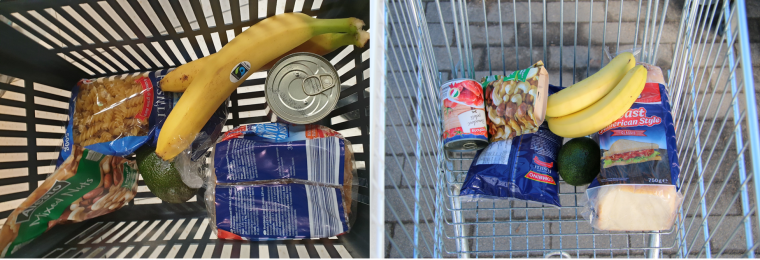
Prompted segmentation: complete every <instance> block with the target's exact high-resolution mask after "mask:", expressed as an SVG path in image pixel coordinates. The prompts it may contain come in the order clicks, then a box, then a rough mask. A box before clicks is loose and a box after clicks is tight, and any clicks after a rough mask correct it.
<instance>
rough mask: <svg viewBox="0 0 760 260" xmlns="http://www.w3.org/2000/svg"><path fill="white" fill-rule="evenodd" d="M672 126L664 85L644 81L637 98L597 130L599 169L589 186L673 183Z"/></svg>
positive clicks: (675, 168) (675, 164)
mask: <svg viewBox="0 0 760 260" xmlns="http://www.w3.org/2000/svg"><path fill="white" fill-rule="evenodd" d="M675 142H676V140H675V130H674V127H673V118H672V116H671V114H670V104H669V103H668V96H667V95H666V90H665V86H664V85H662V84H659V83H646V85H645V87H644V90H643V91H642V92H641V94H640V95H639V97H638V99H636V102H635V103H634V104H633V105H632V106H631V108H630V109H628V111H627V112H626V113H625V114H624V115H623V116H622V117H620V118H619V119H618V120H616V121H615V122H613V123H612V124H610V125H609V126H607V127H605V128H604V129H602V130H600V131H599V146H600V149H601V153H602V158H601V162H600V163H601V164H602V167H601V172H600V174H599V176H598V177H597V179H596V180H595V181H594V182H593V183H592V184H591V186H590V188H593V187H595V186H598V185H600V184H601V185H605V184H672V185H675V184H676V183H677V181H678V174H679V168H678V156H677V154H676V143H675Z"/></svg>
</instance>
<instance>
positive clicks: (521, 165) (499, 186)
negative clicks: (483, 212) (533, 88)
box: [460, 124, 562, 207]
mask: <svg viewBox="0 0 760 260" xmlns="http://www.w3.org/2000/svg"><path fill="white" fill-rule="evenodd" d="M560 146H562V138H561V137H559V136H557V135H555V134H553V133H552V132H551V131H549V128H548V127H547V126H546V124H543V125H541V126H539V128H538V131H536V132H535V133H531V134H524V135H521V136H518V137H515V138H512V139H508V140H503V141H496V142H493V143H491V144H489V145H488V147H486V149H483V150H481V151H478V153H477V154H476V155H475V159H473V162H472V164H471V165H470V169H469V170H468V171H467V177H466V179H465V181H464V184H462V190H461V192H460V195H461V196H463V198H464V199H465V200H476V199H519V200H527V201H534V202H539V203H544V204H547V205H553V206H557V207H559V206H560V202H559V184H558V182H559V175H558V173H557V163H556V161H557V154H558V153H559V149H560Z"/></svg>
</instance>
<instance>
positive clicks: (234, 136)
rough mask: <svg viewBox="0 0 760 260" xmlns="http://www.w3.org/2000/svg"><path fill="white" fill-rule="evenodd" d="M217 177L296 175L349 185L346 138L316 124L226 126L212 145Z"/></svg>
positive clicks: (257, 178)
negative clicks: (229, 128)
mask: <svg viewBox="0 0 760 260" xmlns="http://www.w3.org/2000/svg"><path fill="white" fill-rule="evenodd" d="M213 158H214V166H213V169H214V176H215V177H216V182H217V183H238V182H260V181H271V180H285V179H296V180H302V181H308V182H314V183H322V184H329V185H338V186H340V185H343V184H344V183H345V182H348V183H347V184H349V185H350V182H351V180H352V175H353V174H355V173H354V172H353V169H354V167H353V164H354V162H353V153H351V142H349V141H348V140H346V139H344V138H343V137H342V136H341V135H340V133H338V132H336V131H333V130H332V129H329V128H327V127H324V126H318V125H289V124H283V123H266V124H254V125H246V126H240V127H238V128H236V129H233V130H231V131H228V132H227V133H226V134H225V135H224V137H222V140H221V141H220V142H219V143H217V144H216V146H215V149H214V156H213Z"/></svg>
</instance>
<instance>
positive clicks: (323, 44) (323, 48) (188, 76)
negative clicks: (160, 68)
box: [159, 31, 369, 92]
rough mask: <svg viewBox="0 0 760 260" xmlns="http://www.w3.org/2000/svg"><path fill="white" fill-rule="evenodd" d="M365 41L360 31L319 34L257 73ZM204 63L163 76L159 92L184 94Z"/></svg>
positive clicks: (361, 45) (185, 67) (203, 60)
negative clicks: (298, 56)
mask: <svg viewBox="0 0 760 260" xmlns="http://www.w3.org/2000/svg"><path fill="white" fill-rule="evenodd" d="M367 40H369V33H367V32H365V31H360V32H358V33H325V34H320V35H317V36H314V37H312V38H311V39H309V40H308V41H306V42H305V43H303V44H301V45H299V46H298V47H296V48H294V49H292V50H290V51H288V52H286V53H285V54H282V55H280V57H277V58H275V59H274V60H272V61H270V62H269V63H267V64H266V65H264V66H263V67H261V69H259V71H262V70H269V69H271V68H272V66H274V64H275V63H277V61H279V60H280V59H282V57H285V56H287V55H289V54H292V53H296V52H311V53H315V54H318V55H325V54H328V53H331V52H333V51H335V50H337V49H338V48H340V47H343V46H346V45H355V46H357V47H359V48H363V47H364V44H366V43H367ZM205 61H206V57H202V58H200V59H197V60H194V61H191V62H188V63H186V64H184V65H182V66H179V67H178V68H176V69H174V70H172V71H171V72H169V74H167V75H166V76H164V78H163V79H161V82H160V84H159V86H161V90H162V91H169V92H184V91H185V89H187V87H188V86H190V82H192V81H193V79H194V78H195V76H196V75H198V73H199V72H200V71H201V70H202V69H203V66H204V63H205Z"/></svg>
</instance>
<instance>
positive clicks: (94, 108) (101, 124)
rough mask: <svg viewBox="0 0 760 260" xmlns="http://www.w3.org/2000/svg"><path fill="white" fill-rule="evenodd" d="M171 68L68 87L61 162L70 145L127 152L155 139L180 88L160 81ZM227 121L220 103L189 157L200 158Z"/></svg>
mask: <svg viewBox="0 0 760 260" xmlns="http://www.w3.org/2000/svg"><path fill="white" fill-rule="evenodd" d="M168 72H169V70H159V71H153V72H145V73H141V74H128V75H119V76H111V77H107V78H97V79H83V80H81V81H79V82H78V83H77V85H76V86H75V87H74V88H73V89H72V90H71V99H70V101H69V118H71V120H69V123H68V125H67V127H66V134H65V135H64V141H63V148H62V149H61V155H60V156H59V158H58V165H60V164H61V163H62V162H63V160H64V159H65V158H68V156H69V155H70V151H71V147H72V146H73V145H80V146H83V147H86V148H87V149H90V150H93V151H97V152H99V153H102V154H105V155H115V156H127V155H129V154H131V153H133V152H135V151H136V150H137V149H138V148H140V146H142V145H143V144H145V143H147V142H151V140H152V142H153V143H155V141H156V140H157V139H158V134H159V131H160V128H161V126H162V125H163V122H164V121H165V120H166V117H167V116H168V115H169V112H171V110H172V108H174V105H175V104H176V103H177V101H179V98H180V97H181V96H182V93H172V92H163V91H161V88H160V86H159V82H160V80H161V79H162V78H163V77H164V76H165V75H166V74H167V73H168ZM226 120H227V106H226V104H223V105H221V106H220V107H219V109H217V111H216V112H215V113H214V116H212V117H211V119H210V120H209V121H208V123H206V126H204V127H203V130H202V131H201V133H200V134H199V135H198V137H197V138H196V140H195V141H194V142H193V144H192V146H191V149H192V151H191V154H192V158H193V160H197V159H198V158H200V157H201V156H202V155H203V154H204V153H205V152H206V150H208V149H209V148H210V147H211V145H213V143H214V141H215V140H216V139H217V138H218V137H219V136H220V135H221V133H222V127H223V126H224V123H225V122H226Z"/></svg>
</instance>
